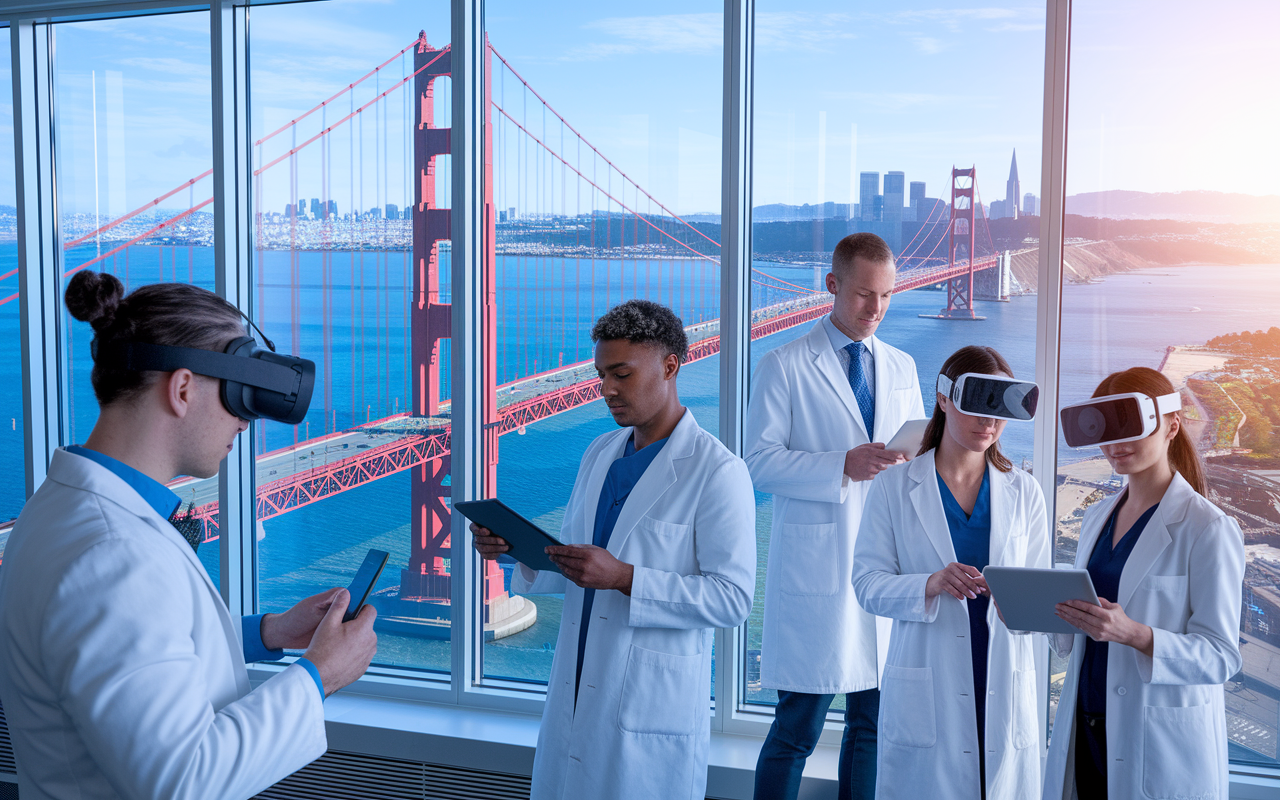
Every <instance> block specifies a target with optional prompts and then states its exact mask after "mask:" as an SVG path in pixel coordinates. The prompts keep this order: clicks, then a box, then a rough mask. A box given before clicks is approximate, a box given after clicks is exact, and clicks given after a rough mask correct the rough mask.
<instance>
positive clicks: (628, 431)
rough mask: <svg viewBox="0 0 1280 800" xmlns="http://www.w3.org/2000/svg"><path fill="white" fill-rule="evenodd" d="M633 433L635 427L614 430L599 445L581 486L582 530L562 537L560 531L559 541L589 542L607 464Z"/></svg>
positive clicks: (620, 453)
mask: <svg viewBox="0 0 1280 800" xmlns="http://www.w3.org/2000/svg"><path fill="white" fill-rule="evenodd" d="M633 433H635V428H623V429H622V430H619V431H615V432H614V434H613V438H612V439H610V440H609V441H608V442H606V443H605V444H604V445H602V446H601V447H600V452H599V453H597V454H596V457H595V463H593V464H592V465H591V466H590V468H588V469H587V471H586V485H585V486H583V491H584V492H585V494H583V496H582V509H583V511H584V512H585V516H584V518H583V519H582V520H580V525H581V528H582V530H581V531H580V532H578V533H576V534H574V533H572V532H571V535H570V536H569V537H567V538H566V537H564V531H563V530H562V531H561V532H560V535H561V537H562V538H561V539H560V541H562V542H564V543H565V544H591V537H592V535H593V531H594V529H595V524H596V514H597V513H599V506H600V490H601V489H602V488H604V479H605V477H607V476H608V474H609V465H610V464H612V463H613V462H614V461H616V460H617V459H618V457H619V456H621V455H622V452H623V450H624V449H625V448H626V446H627V440H628V439H630V438H631V435H632V434H633Z"/></svg>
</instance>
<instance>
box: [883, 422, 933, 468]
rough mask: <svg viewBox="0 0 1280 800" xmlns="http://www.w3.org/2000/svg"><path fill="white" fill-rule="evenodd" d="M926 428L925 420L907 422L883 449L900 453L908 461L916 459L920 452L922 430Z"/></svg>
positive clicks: (922, 439)
mask: <svg viewBox="0 0 1280 800" xmlns="http://www.w3.org/2000/svg"><path fill="white" fill-rule="evenodd" d="M927 427H929V420H927V419H909V420H907V421H906V422H904V423H902V427H901V428H898V432H897V433H895V434H894V435H893V438H892V439H890V440H889V441H888V443H886V444H885V446H884V449H885V450H891V451H893V452H895V453H902V454H903V455H904V456H906V457H907V460H908V461H910V460H911V459H913V458H915V457H916V453H919V452H920V443H921V442H923V441H924V429H925V428H927Z"/></svg>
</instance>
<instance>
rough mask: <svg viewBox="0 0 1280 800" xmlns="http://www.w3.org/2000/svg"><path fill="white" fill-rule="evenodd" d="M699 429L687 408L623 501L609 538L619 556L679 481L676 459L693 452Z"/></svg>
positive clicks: (613, 551) (611, 551) (612, 549)
mask: <svg viewBox="0 0 1280 800" xmlns="http://www.w3.org/2000/svg"><path fill="white" fill-rule="evenodd" d="M697 430H698V423H697V422H696V421H695V420H694V418H693V412H692V411H690V410H689V409H687V408H686V409H685V411H684V416H683V417H681V418H680V422H678V423H677V424H676V429H675V430H674V431H672V432H671V437H670V438H668V439H667V443H666V444H665V445H663V447H662V452H660V453H658V455H657V456H655V457H654V459H653V463H651V464H650V465H649V467H648V468H647V469H646V470H645V471H644V474H643V475H641V476H640V480H638V481H636V485H635V488H633V489H632V490H631V494H630V495H628V496H627V501H626V502H625V503H623V504H622V510H621V511H620V512H619V513H618V522H617V523H616V524H615V525H614V526H613V535H612V536H610V537H609V552H610V553H612V554H613V555H614V557H615V558H617V557H619V554H620V553H621V552H622V546H623V545H625V544H626V543H627V537H628V536H630V535H631V531H632V530H634V529H635V527H636V523H638V522H639V521H640V519H641V518H642V517H644V515H645V514H646V513H647V512H648V511H649V509H650V508H652V507H653V504H654V503H656V502H657V501H658V498H659V497H662V495H663V494H665V493H666V491H667V489H670V488H671V487H672V486H673V485H674V484H675V482H676V468H675V464H674V463H673V462H674V461H675V460H676V459H677V458H685V457H687V456H689V455H691V454H692V453H693V437H694V434H695V433H696V432H697Z"/></svg>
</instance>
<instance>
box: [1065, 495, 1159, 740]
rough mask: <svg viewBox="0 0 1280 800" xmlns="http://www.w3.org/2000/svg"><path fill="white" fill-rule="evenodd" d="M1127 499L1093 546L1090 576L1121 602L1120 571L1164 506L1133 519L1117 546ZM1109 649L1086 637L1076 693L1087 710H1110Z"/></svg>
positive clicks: (1101, 593)
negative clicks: (1120, 516)
mask: <svg viewBox="0 0 1280 800" xmlns="http://www.w3.org/2000/svg"><path fill="white" fill-rule="evenodd" d="M1126 500H1128V495H1127V494H1126V495H1125V497H1124V498H1123V499H1121V501H1120V502H1119V503H1116V507H1115V510H1114V511H1112V512H1111V516H1109V517H1108V518H1107V524H1106V526H1105V527H1104V528H1103V529H1102V533H1101V534H1100V535H1099V536H1098V541H1097V543H1096V544H1095V545H1094V546H1093V553H1092V554H1091V555H1090V556H1089V578H1090V579H1091V580H1092V581H1093V590H1094V591H1095V592H1097V593H1098V597H1105V598H1106V599H1108V600H1110V601H1111V602H1113V603H1116V602H1119V601H1118V600H1117V599H1116V598H1117V597H1119V596H1120V575H1121V573H1123V572H1124V565H1125V563H1126V562H1128V560H1129V554H1130V553H1132V552H1133V547H1134V545H1136V544H1137V543H1138V538H1139V537H1141V536H1142V531H1143V529H1145V528H1146V527H1147V523H1148V522H1150V521H1151V517H1152V516H1154V515H1155V513H1156V509H1157V508H1159V507H1160V504H1159V503H1156V504H1155V505H1154V506H1152V507H1151V508H1148V509H1147V510H1146V511H1144V512H1143V513H1142V516H1140V517H1138V521H1137V522H1135V523H1133V527H1132V528H1130V529H1129V530H1128V532H1127V533H1125V535H1124V536H1123V537H1121V539H1120V543H1119V544H1117V545H1116V546H1115V547H1114V548H1113V547H1112V546H1111V540H1112V538H1113V537H1114V536H1115V532H1116V515H1117V514H1119V513H1120V509H1121V508H1122V507H1123V506H1124V504H1125V501H1126ZM1107 650H1108V647H1107V642H1095V641H1094V640H1092V639H1090V638H1089V637H1087V636H1086V637H1085V644H1084V660H1083V661H1081V662H1080V685H1079V688H1078V690H1077V692H1076V696H1077V697H1078V698H1080V701H1079V708H1080V710H1081V711H1083V712H1084V713H1086V714H1090V715H1103V714H1106V713H1107Z"/></svg>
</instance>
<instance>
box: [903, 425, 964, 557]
mask: <svg viewBox="0 0 1280 800" xmlns="http://www.w3.org/2000/svg"><path fill="white" fill-rule="evenodd" d="M933 455H934V451H933V450H930V451H929V452H927V453H925V454H924V455H921V456H916V458H914V459H912V461H911V466H909V467H907V477H909V478H911V480H913V481H914V482H915V484H916V485H915V486H914V487H913V488H912V489H911V492H910V494H911V505H912V506H913V507H914V508H915V510H916V516H917V517H918V518H919V519H920V526H921V527H922V528H924V532H925V534H926V535H927V536H928V537H929V542H930V543H931V544H932V545H933V549H934V550H936V551H938V557H939V558H941V559H942V563H943V564H944V565H946V564H950V563H951V562H953V561H955V560H956V549H955V546H954V545H952V544H951V528H950V527H949V526H948V525H947V515H946V513H945V512H944V511H943V510H942V494H941V493H940V492H939V491H938V479H937V477H936V473H935V468H934V465H933Z"/></svg>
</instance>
